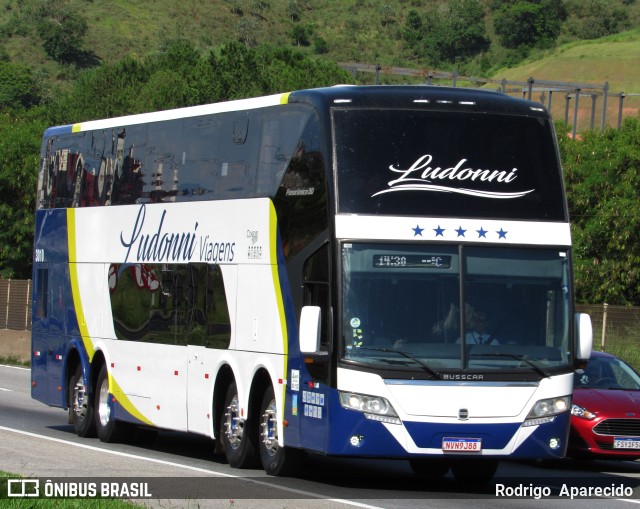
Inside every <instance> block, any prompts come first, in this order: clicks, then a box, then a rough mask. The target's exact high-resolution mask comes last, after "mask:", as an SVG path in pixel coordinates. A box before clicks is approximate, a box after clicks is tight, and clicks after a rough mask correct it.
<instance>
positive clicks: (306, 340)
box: [300, 306, 321, 354]
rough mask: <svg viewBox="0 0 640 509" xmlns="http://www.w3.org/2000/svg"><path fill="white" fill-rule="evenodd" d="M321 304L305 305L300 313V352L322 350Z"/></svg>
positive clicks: (310, 352) (311, 352)
mask: <svg viewBox="0 0 640 509" xmlns="http://www.w3.org/2000/svg"><path fill="white" fill-rule="evenodd" d="M320 318H321V314H320V306H304V307H303V308H302V312H301V313H300V352H302V353H309V354H313V353H317V352H318V351H319V350H320Z"/></svg>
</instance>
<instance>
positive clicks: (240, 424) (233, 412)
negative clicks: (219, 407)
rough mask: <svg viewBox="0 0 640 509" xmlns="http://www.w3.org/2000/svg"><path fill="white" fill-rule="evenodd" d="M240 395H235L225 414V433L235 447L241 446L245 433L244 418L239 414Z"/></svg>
mask: <svg viewBox="0 0 640 509" xmlns="http://www.w3.org/2000/svg"><path fill="white" fill-rule="evenodd" d="M239 406H240V405H239V404H238V395H237V394H236V395H235V396H233V398H232V399H231V401H230V402H229V406H227V411H226V412H225V414H224V434H225V436H226V437H227V441H228V442H229V444H230V445H231V447H233V448H234V449H237V448H238V447H240V444H241V442H242V435H243V433H244V419H241V418H240V416H239V412H238V408H239Z"/></svg>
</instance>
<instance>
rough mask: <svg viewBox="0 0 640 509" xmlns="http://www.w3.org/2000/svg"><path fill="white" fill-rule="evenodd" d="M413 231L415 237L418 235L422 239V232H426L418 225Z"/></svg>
mask: <svg viewBox="0 0 640 509" xmlns="http://www.w3.org/2000/svg"><path fill="white" fill-rule="evenodd" d="M411 229H412V230H413V236H414V237H417V236H418V235H420V236H421V237H422V232H423V231H424V228H420V226H418V225H416V227H415V228H411Z"/></svg>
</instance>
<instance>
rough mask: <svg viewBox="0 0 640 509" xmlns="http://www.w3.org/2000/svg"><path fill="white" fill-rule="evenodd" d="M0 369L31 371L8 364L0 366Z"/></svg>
mask: <svg viewBox="0 0 640 509" xmlns="http://www.w3.org/2000/svg"><path fill="white" fill-rule="evenodd" d="M0 368H11V369H22V370H24V371H31V368H23V367H22V366H10V365H9V364H0Z"/></svg>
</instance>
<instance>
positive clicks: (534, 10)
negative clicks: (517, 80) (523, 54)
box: [492, 0, 567, 48]
mask: <svg viewBox="0 0 640 509" xmlns="http://www.w3.org/2000/svg"><path fill="white" fill-rule="evenodd" d="M492 5H493V8H494V9H495V12H494V27H495V31H496V34H497V35H498V37H499V39H500V43H501V44H502V45H503V46H504V47H505V48H517V47H519V46H529V47H534V46H535V47H547V46H550V45H551V44H552V43H553V42H555V40H556V39H557V38H558V35H559V34H560V29H561V28H562V23H563V22H564V20H565V19H566V18H567V11H566V9H565V6H564V4H563V3H562V0H506V1H504V2H494V3H492Z"/></svg>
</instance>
